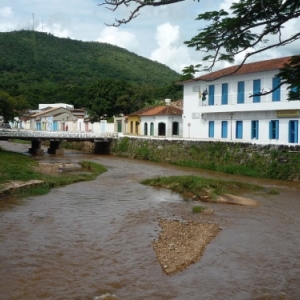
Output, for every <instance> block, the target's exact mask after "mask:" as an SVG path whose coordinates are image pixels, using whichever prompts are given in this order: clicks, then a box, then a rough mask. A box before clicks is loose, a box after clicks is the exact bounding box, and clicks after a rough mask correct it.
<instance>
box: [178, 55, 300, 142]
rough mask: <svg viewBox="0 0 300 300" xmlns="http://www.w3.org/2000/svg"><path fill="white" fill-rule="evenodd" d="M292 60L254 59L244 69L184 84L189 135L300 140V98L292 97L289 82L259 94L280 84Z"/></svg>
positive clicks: (235, 68) (185, 128) (185, 124)
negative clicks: (285, 65)
mask: <svg viewBox="0 0 300 300" xmlns="http://www.w3.org/2000/svg"><path fill="white" fill-rule="evenodd" d="M289 59H290V57H284V58H277V59H270V60H266V61H260V62H254V63H248V64H244V65H243V66H242V67H241V68H240V69H238V66H232V67H228V68H225V69H223V70H219V71H216V72H212V73H209V74H206V75H203V76H200V77H198V78H194V79H192V80H188V81H185V82H183V83H182V84H183V86H184V104H183V107H184V109H183V137H184V138H193V139H206V140H213V141H215V140H221V141H236V142H238V141H239V142H249V143H257V144H291V145H292V144H297V143H299V121H300V117H299V111H300V101H288V100H287V99H288V90H287V85H286V84H283V85H281V86H280V87H279V88H278V89H276V90H274V91H273V92H272V93H270V94H268V95H265V96H260V95H259V93H261V92H265V91H271V90H272V89H274V88H276V87H278V86H279V84H280V78H278V77H276V75H277V74H278V72H279V69H280V68H282V67H283V66H284V64H285V63H287V62H288V61H289ZM235 71H236V72H235ZM253 95H254V96H253Z"/></svg>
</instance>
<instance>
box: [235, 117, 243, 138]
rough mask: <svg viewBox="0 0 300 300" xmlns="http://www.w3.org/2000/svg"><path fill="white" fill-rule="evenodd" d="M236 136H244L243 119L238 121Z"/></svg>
mask: <svg viewBox="0 0 300 300" xmlns="http://www.w3.org/2000/svg"><path fill="white" fill-rule="evenodd" d="M235 138H237V139H242V138H243V121H236V129H235Z"/></svg>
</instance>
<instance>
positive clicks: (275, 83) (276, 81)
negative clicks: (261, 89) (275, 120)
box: [272, 77, 280, 101]
mask: <svg viewBox="0 0 300 300" xmlns="http://www.w3.org/2000/svg"><path fill="white" fill-rule="evenodd" d="M272 81H273V83H272V88H273V89H275V88H276V87H278V86H279V85H280V78H279V77H274V78H273V80H272ZM272 101H280V87H279V88H278V89H277V90H275V91H273V92H272Z"/></svg>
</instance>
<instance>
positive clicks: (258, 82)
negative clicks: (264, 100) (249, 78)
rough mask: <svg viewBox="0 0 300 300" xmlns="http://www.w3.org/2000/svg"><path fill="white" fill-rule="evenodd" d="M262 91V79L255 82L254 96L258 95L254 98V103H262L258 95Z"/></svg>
mask: <svg viewBox="0 0 300 300" xmlns="http://www.w3.org/2000/svg"><path fill="white" fill-rule="evenodd" d="M260 91H261V89H260V79H255V80H253V95H256V96H253V102H254V103H257V102H260V95H257V94H259V93H260Z"/></svg>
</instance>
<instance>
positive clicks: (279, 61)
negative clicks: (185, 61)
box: [186, 56, 291, 82]
mask: <svg viewBox="0 0 300 300" xmlns="http://www.w3.org/2000/svg"><path fill="white" fill-rule="evenodd" d="M290 58H291V56H288V57H281V58H275V59H269V60H263V61H257V62H253V63H248V64H244V65H243V66H242V67H241V68H240V69H239V70H238V71H236V72H235V73H234V74H232V73H233V72H234V71H235V70H237V69H238V68H239V65H236V66H232V67H228V68H225V69H222V70H218V71H215V72H211V73H209V74H205V75H202V76H200V77H197V78H194V79H192V80H187V81H186V82H191V81H198V80H204V81H211V80H216V79H218V78H220V77H224V76H229V75H231V74H232V75H233V76H235V75H242V74H249V73H256V72H263V71H270V70H278V69H280V68H282V67H283V66H284V64H286V63H288V62H289V60H290Z"/></svg>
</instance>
